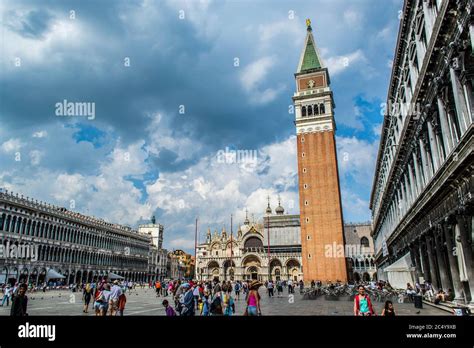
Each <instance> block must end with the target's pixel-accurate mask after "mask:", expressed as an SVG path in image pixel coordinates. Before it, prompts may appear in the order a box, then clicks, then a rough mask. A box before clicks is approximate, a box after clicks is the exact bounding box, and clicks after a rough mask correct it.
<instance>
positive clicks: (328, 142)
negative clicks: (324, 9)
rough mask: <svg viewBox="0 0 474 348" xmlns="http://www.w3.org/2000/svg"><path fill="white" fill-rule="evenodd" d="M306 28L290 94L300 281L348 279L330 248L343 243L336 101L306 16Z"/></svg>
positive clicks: (340, 258)
mask: <svg viewBox="0 0 474 348" xmlns="http://www.w3.org/2000/svg"><path fill="white" fill-rule="evenodd" d="M306 26H307V33H306V39H305V45H304V47H303V51H302V52H301V57H300V60H299V64H298V69H297V71H296V73H295V79H296V93H295V94H294V96H293V103H294V105H295V117H296V119H295V126H296V134H297V154H298V178H299V200H300V220H301V244H302V260H303V277H304V281H305V282H310V281H311V280H320V281H322V282H326V281H336V280H340V281H347V268H346V259H345V257H344V256H342V255H338V254H337V253H335V252H334V251H335V250H338V249H339V250H340V249H341V247H340V246H344V245H345V243H344V229H343V219H342V207H341V194H340V188H339V174H338V167H337V153H336V140H335V134H334V132H335V130H336V124H335V120H334V108H335V104H334V100H333V94H332V91H331V88H330V87H329V86H330V79H329V73H328V69H327V68H326V67H325V66H324V64H323V62H322V60H321V57H320V55H319V53H318V49H317V47H316V43H315V40H314V37H313V32H312V28H311V21H310V20H309V19H308V20H306ZM334 246H336V247H334Z"/></svg>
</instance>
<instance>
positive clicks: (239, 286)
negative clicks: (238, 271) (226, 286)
mask: <svg viewBox="0 0 474 348" xmlns="http://www.w3.org/2000/svg"><path fill="white" fill-rule="evenodd" d="M241 287H242V286H241V285H240V282H239V281H237V282H235V285H234V291H235V298H236V299H237V301H238V300H240V289H241Z"/></svg>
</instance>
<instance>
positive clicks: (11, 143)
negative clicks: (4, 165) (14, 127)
mask: <svg viewBox="0 0 474 348" xmlns="http://www.w3.org/2000/svg"><path fill="white" fill-rule="evenodd" d="M22 146H23V143H22V142H21V140H20V139H17V138H11V139H9V140H7V141H5V142H4V143H3V144H2V150H3V151H4V152H6V153H11V152H14V151H19V150H20V148H21V147H22Z"/></svg>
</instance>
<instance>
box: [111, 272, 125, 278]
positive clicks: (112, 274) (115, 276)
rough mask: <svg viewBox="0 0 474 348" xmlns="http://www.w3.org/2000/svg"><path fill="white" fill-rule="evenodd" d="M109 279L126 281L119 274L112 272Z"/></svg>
mask: <svg viewBox="0 0 474 348" xmlns="http://www.w3.org/2000/svg"><path fill="white" fill-rule="evenodd" d="M108 278H109V279H112V280H113V279H125V278H124V277H122V276H119V275H118V274H115V273H112V272H110V273H109V275H108Z"/></svg>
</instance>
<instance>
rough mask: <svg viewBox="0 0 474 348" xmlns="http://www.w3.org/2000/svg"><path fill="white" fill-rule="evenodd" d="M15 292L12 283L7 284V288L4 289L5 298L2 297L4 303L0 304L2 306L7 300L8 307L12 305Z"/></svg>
mask: <svg viewBox="0 0 474 348" xmlns="http://www.w3.org/2000/svg"><path fill="white" fill-rule="evenodd" d="M12 294H13V289H12V288H11V286H10V284H7V286H5V288H4V289H3V298H2V304H0V307H3V305H4V304H5V302H7V307H8V306H9V305H10V299H11V298H12Z"/></svg>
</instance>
